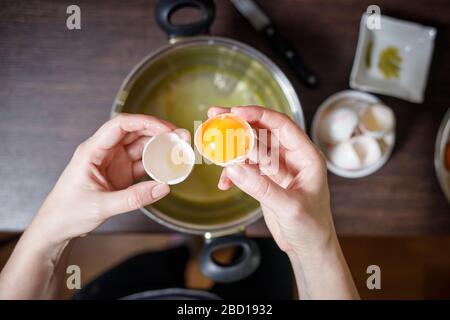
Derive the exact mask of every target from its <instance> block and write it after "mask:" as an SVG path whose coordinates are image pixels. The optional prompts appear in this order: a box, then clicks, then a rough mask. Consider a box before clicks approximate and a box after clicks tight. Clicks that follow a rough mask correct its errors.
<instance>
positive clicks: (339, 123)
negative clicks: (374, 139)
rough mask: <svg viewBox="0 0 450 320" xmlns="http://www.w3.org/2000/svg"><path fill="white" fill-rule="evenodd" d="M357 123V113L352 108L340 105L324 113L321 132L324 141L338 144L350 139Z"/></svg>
mask: <svg viewBox="0 0 450 320" xmlns="http://www.w3.org/2000/svg"><path fill="white" fill-rule="evenodd" d="M357 125H358V115H357V113H356V112H355V111H354V110H353V109H351V108H347V107H339V108H335V109H332V110H329V111H327V112H326V114H324V117H323V119H322V122H321V124H320V132H319V134H320V137H321V138H322V140H323V141H325V142H327V143H331V144H336V143H339V142H342V141H345V140H348V139H350V137H351V136H352V135H353V132H354V131H355V128H356V126H357Z"/></svg>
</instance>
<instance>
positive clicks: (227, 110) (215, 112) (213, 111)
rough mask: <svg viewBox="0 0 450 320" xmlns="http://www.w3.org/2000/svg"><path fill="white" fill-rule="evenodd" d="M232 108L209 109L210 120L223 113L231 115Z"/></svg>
mask: <svg viewBox="0 0 450 320" xmlns="http://www.w3.org/2000/svg"><path fill="white" fill-rule="evenodd" d="M230 112H231V109H230V108H224V107H211V108H209V109H208V118H212V117H215V116H217V115H219V114H222V113H230Z"/></svg>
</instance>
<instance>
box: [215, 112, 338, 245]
mask: <svg viewBox="0 0 450 320" xmlns="http://www.w3.org/2000/svg"><path fill="white" fill-rule="evenodd" d="M230 111H231V112H232V113H234V114H236V115H237V116H239V117H241V118H242V119H244V120H246V121H247V122H249V123H250V125H251V126H252V127H253V128H254V129H256V132H257V133H258V131H260V130H266V131H267V135H268V136H269V134H270V133H271V134H272V135H273V137H272V140H273V139H274V138H275V139H277V140H278V141H279V143H277V145H278V146H279V152H278V155H279V157H278V159H279V161H278V162H277V163H276V162H275V161H274V159H273V158H271V157H272V156H273V155H275V154H276V153H274V151H275V150H271V148H269V153H265V152H258V151H257V149H258V148H259V147H260V146H261V145H260V144H258V143H256V144H255V146H256V147H257V148H255V150H256V151H254V152H252V154H251V155H250V161H249V163H246V164H238V165H232V166H228V167H226V168H225V169H224V171H223V173H222V176H221V179H220V181H219V185H218V186H219V188H220V189H222V190H226V189H229V188H230V187H231V186H232V184H235V185H236V186H237V187H238V188H240V189H241V190H242V191H244V192H245V193H247V194H249V195H250V196H252V197H253V198H255V199H256V200H258V201H259V202H260V203H261V207H262V210H263V213H264V218H265V221H266V224H267V226H268V228H269V229H270V232H271V233H272V235H273V237H274V239H275V241H276V242H277V244H278V246H279V247H280V248H281V249H282V250H283V251H285V252H286V253H292V252H302V253H304V252H305V251H310V250H312V249H313V248H320V249H323V247H325V246H327V245H328V244H329V243H330V241H331V240H332V239H333V238H334V235H335V232H334V227H333V221H332V216H331V210H330V202H329V191H328V183H327V172H326V170H327V169H326V164H325V160H324V158H323V156H322V154H321V152H320V151H319V150H318V149H317V148H316V147H315V145H314V144H313V143H312V142H311V140H310V139H309V138H308V136H307V135H306V134H305V132H304V131H303V130H302V129H301V128H299V127H298V126H297V125H296V123H295V122H293V121H292V120H291V119H290V118H289V117H287V116H286V115H284V114H282V113H279V112H276V111H273V110H269V109H265V108H262V107H257V106H247V107H235V108H232V109H231V110H230V109H225V108H217V107H213V108H211V109H210V110H209V112H208V115H209V116H210V117H212V116H215V115H217V114H220V113H226V112H230ZM259 143H261V142H259ZM272 144H274V143H273V141H272ZM259 149H260V150H261V149H263V148H259ZM272 149H273V146H272ZM275 160H276V159H275ZM251 163H253V164H251Z"/></svg>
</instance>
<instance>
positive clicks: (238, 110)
mask: <svg viewBox="0 0 450 320" xmlns="http://www.w3.org/2000/svg"><path fill="white" fill-rule="evenodd" d="M231 112H232V113H234V114H236V115H237V116H239V117H241V118H242V119H244V120H246V121H248V122H249V123H250V124H256V125H258V126H259V127H261V128H265V129H268V130H271V131H272V132H273V133H274V134H275V135H276V136H277V137H278V138H279V140H280V143H281V145H282V146H283V147H285V148H286V149H288V150H298V149H299V148H308V149H310V148H315V147H314V144H313V143H312V142H311V140H310V139H309V137H308V136H307V134H306V133H305V132H304V131H303V130H302V129H301V128H300V127H299V126H298V125H297V124H296V123H295V122H294V121H293V120H292V119H291V118H289V117H288V116H287V115H285V114H283V113H280V112H277V111H274V110H270V109H267V108H263V107H258V106H245V107H233V108H232V109H231Z"/></svg>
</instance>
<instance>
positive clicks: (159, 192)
mask: <svg viewBox="0 0 450 320" xmlns="http://www.w3.org/2000/svg"><path fill="white" fill-rule="evenodd" d="M169 191H170V188H169V186H168V185H167V184H158V185H156V186H154V187H153V189H152V197H153V199H160V198H162V197H164V196H165V195H166V194H168V193H169Z"/></svg>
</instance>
